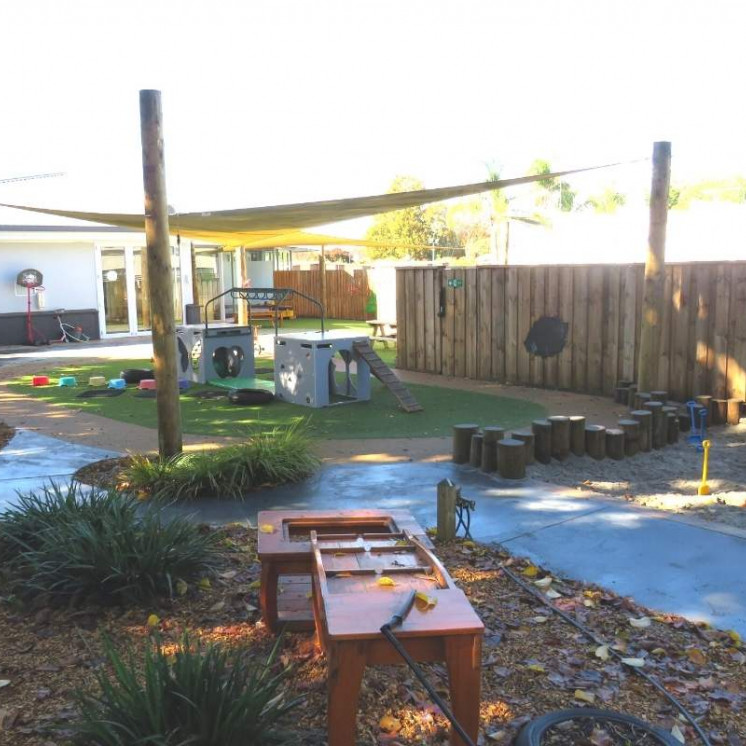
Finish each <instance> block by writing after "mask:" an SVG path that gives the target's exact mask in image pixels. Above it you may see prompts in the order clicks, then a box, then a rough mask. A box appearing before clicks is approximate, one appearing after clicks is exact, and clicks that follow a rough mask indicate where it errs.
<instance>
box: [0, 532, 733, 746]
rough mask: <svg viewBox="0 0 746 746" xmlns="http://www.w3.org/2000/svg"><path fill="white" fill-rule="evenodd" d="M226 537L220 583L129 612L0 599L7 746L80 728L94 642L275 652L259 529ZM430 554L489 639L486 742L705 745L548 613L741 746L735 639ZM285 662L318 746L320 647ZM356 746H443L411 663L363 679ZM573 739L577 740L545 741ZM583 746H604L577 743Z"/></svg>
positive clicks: (304, 645) (321, 730)
mask: <svg viewBox="0 0 746 746" xmlns="http://www.w3.org/2000/svg"><path fill="white" fill-rule="evenodd" d="M223 530H224V531H225V538H224V541H223V546H224V554H223V558H222V566H221V567H220V568H219V570H218V572H217V574H216V575H215V576H213V577H211V578H210V579H209V582H207V581H202V582H200V583H199V584H197V585H196V587H193V588H189V589H188V591H187V593H186V595H184V596H183V597H179V598H176V599H174V600H173V601H163V602H162V603H160V604H154V605H151V606H147V607H130V608H124V609H123V608H111V607H109V608H106V607H102V606H100V605H97V604H95V603H88V604H85V605H81V606H78V607H75V608H53V607H48V606H43V605H40V606H36V607H32V608H28V607H22V606H21V605H20V604H19V603H18V602H17V601H16V600H15V599H13V598H12V597H8V596H7V592H6V591H3V589H2V587H0V639H1V640H2V647H1V649H0V680H3V682H7V683H0V686H2V688H1V689H0V742H2V743H3V744H7V746H53V745H54V744H60V745H61V744H64V743H65V741H66V738H67V737H68V736H69V728H70V723H71V722H72V721H73V720H74V718H75V710H74V705H73V699H72V696H71V693H72V691H73V690H74V689H75V688H76V687H84V688H85V687H90V686H91V685H92V671H93V669H94V667H96V666H98V665H101V662H102V658H101V643H100V639H101V637H100V636H101V633H104V634H106V635H107V636H108V637H109V638H110V639H112V640H113V641H114V642H115V644H117V645H120V644H124V643H126V642H136V643H139V644H147V641H148V640H149V639H150V638H149V635H150V633H151V630H149V628H148V625H147V620H148V617H149V615H151V614H157V615H158V617H159V618H160V622H159V625H158V627H159V630H160V633H161V635H162V637H163V639H164V641H165V642H167V643H168V642H173V643H178V641H179V640H180V638H181V635H182V633H183V631H184V630H185V629H189V630H190V632H191V634H192V635H199V636H200V637H202V638H203V639H205V640H212V641H216V642H220V643H222V644H225V645H250V646H253V647H255V648H256V649H257V650H259V651H262V652H265V651H267V650H269V648H270V646H271V645H272V639H271V638H270V636H269V635H268V633H267V631H266V629H265V628H264V625H263V624H262V622H261V620H260V618H259V613H258V609H257V607H258V605H259V603H258V597H257V593H258V586H259V582H258V579H259V569H260V568H259V564H258V562H257V560H256V534H255V531H254V530H252V529H250V528H246V527H243V526H229V527H227V528H226V529H223ZM437 551H438V554H439V556H440V557H441V558H442V559H443V561H444V562H445V564H446V566H447V567H448V568H449V570H450V572H451V573H452V575H453V577H454V578H455V579H456V580H457V582H458V583H459V585H460V586H461V587H462V588H463V589H464V591H465V593H466V594H467V595H468V596H469V598H470V600H471V602H472V604H473V605H474V607H475V609H476V610H477V612H478V613H479V615H480V616H481V618H482V620H483V621H484V624H485V627H486V630H485V640H484V651H483V677H482V678H483V690H482V702H481V716H482V729H483V735H482V739H483V742H484V743H486V744H510V743H511V742H512V740H513V738H514V736H515V734H516V733H517V731H518V729H519V727H520V725H521V724H523V723H525V722H527V721H528V720H529V719H531V718H532V717H535V716H538V715H540V714H543V713H546V712H549V711H552V710H559V709H567V708H572V707H578V706H592V707H598V708H603V709H613V710H617V711H621V712H625V713H627V714H630V715H635V716H637V717H639V718H642V719H643V720H645V721H647V722H650V723H653V724H655V725H658V726H660V727H662V728H665V729H666V730H668V731H671V730H674V731H676V730H678V731H680V732H681V734H682V735H683V737H684V738H685V739H686V743H687V744H694V743H696V742H697V741H696V738H695V737H694V735H693V732H692V731H691V729H690V728H688V726H687V725H686V723H684V722H683V721H682V720H681V719H679V718H677V716H676V713H675V711H674V708H673V707H672V706H671V704H670V703H669V702H668V701H666V699H665V698H663V697H662V696H661V695H660V694H659V693H658V692H656V691H655V689H654V688H653V687H652V686H651V685H650V684H649V683H647V682H645V681H644V680H642V679H641V678H640V677H638V676H637V675H636V674H635V672H634V670H633V668H632V666H631V665H629V664H625V663H621V662H618V661H616V660H615V659H614V658H613V657H609V655H608V654H609V651H608V650H605V649H603V647H602V648H599V646H598V645H596V644H593V643H589V642H588V641H587V639H585V638H584V637H583V635H582V634H580V633H579V632H578V631H577V630H576V629H575V628H573V627H572V626H571V625H569V624H568V623H567V622H565V621H563V620H562V619H560V618H559V617H558V616H557V615H555V614H553V612H552V611H551V609H550V606H551V605H552V604H555V605H556V606H557V607H558V608H561V609H562V610H564V611H565V612H567V613H568V614H570V615H571V616H572V617H574V618H576V619H577V620H578V621H580V622H581V623H582V624H584V625H586V626H587V627H590V628H592V629H593V630H594V631H595V632H596V634H597V635H599V636H600V637H602V638H603V639H604V640H607V641H608V643H609V645H610V646H613V647H614V649H616V650H618V651H621V652H622V653H623V655H624V656H625V657H626V658H628V659H630V660H631V661H632V662H633V665H643V666H644V670H646V671H647V672H649V673H651V674H653V675H654V676H656V677H657V678H658V679H659V680H660V681H661V682H662V683H663V685H664V686H665V687H666V689H667V690H668V691H669V692H671V693H672V694H674V695H675V696H676V697H677V698H679V699H680V701H681V702H682V703H683V704H684V705H685V706H686V707H687V708H688V709H689V710H690V711H691V712H692V713H693V714H694V715H695V716H696V717H697V718H699V719H700V723H701V725H702V726H703V728H704V729H705V731H706V732H707V733H708V734H709V735H710V738H711V740H712V743H713V744H728V745H729V746H738V745H739V744H742V743H744V741H743V740H742V738H743V737H742V736H741V735H739V734H743V733H746V713H745V712H744V710H743V705H744V699H745V698H746V697H745V695H744V692H746V654H745V653H744V648H743V647H742V644H741V640H740V638H739V637H738V635H736V634H735V633H729V632H726V631H720V630H716V629H712V628H709V627H707V626H704V625H701V624H693V623H691V622H689V621H687V620H685V619H682V618H680V617H674V616H670V615H656V614H655V613H654V612H652V611H649V610H647V609H644V608H641V607H639V606H638V605H636V604H635V603H634V602H633V601H631V600H630V599H626V598H620V597H618V596H616V595H614V594H612V593H609V592H607V591H605V590H603V589H600V588H595V587H591V586H587V585H584V584H582V583H578V582H575V581H572V580H567V579H559V578H553V577H552V576H550V575H549V574H548V573H546V572H545V571H543V570H542V569H541V568H538V567H535V566H533V565H531V564H530V563H527V562H526V561H524V560H521V559H516V558H513V557H510V556H509V555H508V554H505V553H503V552H501V551H499V550H497V549H493V548H488V547H484V546H481V545H476V544H473V543H472V542H465V543H452V544H448V545H439V546H438V547H437ZM504 567H509V568H510V571H511V572H513V573H515V574H516V575H518V576H519V577H520V578H522V579H523V580H524V581H526V582H527V583H529V584H530V585H531V587H534V588H538V589H539V590H540V592H541V593H542V594H543V600H537V599H535V598H534V597H532V596H531V595H529V594H528V593H527V592H526V591H525V590H524V589H522V588H521V587H519V586H518V585H516V584H515V583H514V582H513V581H511V580H510V579H509V578H508V576H507V574H506V573H505V571H504V569H503V568H504ZM537 581H538V585H536V583H537ZM281 659H282V661H283V662H284V663H286V664H293V665H295V666H296V667H297V671H296V673H295V675H294V676H293V678H292V687H293V690H294V691H293V693H294V694H298V693H300V694H303V695H305V697H306V699H305V702H304V704H303V705H302V706H301V707H300V709H299V710H296V711H294V713H293V717H292V723H291V724H290V727H291V728H292V729H293V730H294V731H295V733H296V735H295V737H294V738H293V743H297V744H306V745H308V746H312V745H314V746H315V745H318V746H321V745H322V744H324V743H325V716H326V711H325V694H326V687H325V681H326V665H325V661H324V659H323V657H322V656H320V655H319V654H318V653H317V652H316V650H315V649H314V645H313V639H312V637H311V636H310V635H301V634H288V635H286V637H285V638H284V641H283V650H282V654H281ZM424 668H425V670H426V673H427V675H428V676H429V677H430V678H431V680H432V681H433V682H434V683H435V684H436V686H437V688H439V689H442V690H444V691H446V673H445V669H444V666H442V665H428V666H425V667H424ZM565 735H566V734H565ZM602 735H603V734H602ZM589 738H590V736H589ZM595 738H596V740H598V739H600V738H601V736H598V735H596V737H595ZM358 742H359V743H361V744H392V745H393V744H400V745H405V744H406V745H408V744H443V743H446V742H447V727H446V722H445V721H444V719H443V717H442V715H441V714H440V713H439V711H438V710H437V709H436V708H435V707H433V706H432V705H431V703H430V702H429V701H428V699H427V697H426V695H425V693H424V691H423V689H422V688H421V686H420V685H419V683H418V682H417V681H416V679H415V678H414V677H413V676H412V675H411V673H410V672H409V671H408V670H407V669H406V668H405V667H403V666H391V667H381V668H374V669H368V671H367V673H366V675H365V679H364V683H363V689H362V693H361V698H360V707H359V716H358ZM571 742H575V741H574V738H570V740H564V741H557V740H556V739H555V740H554V741H548V743H571ZM584 742H585V743H591V744H592V743H595V741H593V740H587V741H580V743H584ZM601 743H602V744H603V743H604V742H603V740H601ZM606 743H614V742H613V741H607V742H606ZM633 743H634V742H633ZM641 743H644V741H642V742H641Z"/></svg>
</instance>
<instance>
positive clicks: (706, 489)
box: [697, 440, 712, 495]
mask: <svg viewBox="0 0 746 746" xmlns="http://www.w3.org/2000/svg"><path fill="white" fill-rule="evenodd" d="M711 445H712V444H711V443H710V441H709V440H703V441H702V450H703V451H704V457H703V458H702V483H701V484H700V485H699V489H698V490H697V494H698V495H709V494H710V485H709V484H707V467H708V465H709V461H710V446H711Z"/></svg>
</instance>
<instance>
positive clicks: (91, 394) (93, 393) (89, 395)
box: [75, 389, 124, 399]
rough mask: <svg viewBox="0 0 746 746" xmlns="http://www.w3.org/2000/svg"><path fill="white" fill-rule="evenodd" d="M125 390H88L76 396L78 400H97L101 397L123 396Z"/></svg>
mask: <svg viewBox="0 0 746 746" xmlns="http://www.w3.org/2000/svg"><path fill="white" fill-rule="evenodd" d="M123 393H124V389H87V390H86V391H81V392H80V393H79V394H77V395H76V396H75V398H76V399H97V398H99V397H101V396H121V395H122V394H123Z"/></svg>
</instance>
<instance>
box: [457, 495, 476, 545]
mask: <svg viewBox="0 0 746 746" xmlns="http://www.w3.org/2000/svg"><path fill="white" fill-rule="evenodd" d="M476 509H477V501H476V500H467V499H466V498H465V497H461V495H460V494H459V496H458V497H457V498H456V533H457V534H458V530H459V529H460V528H461V527H462V526H463V527H464V539H471V532H470V531H469V528H470V527H471V512H472V510H476Z"/></svg>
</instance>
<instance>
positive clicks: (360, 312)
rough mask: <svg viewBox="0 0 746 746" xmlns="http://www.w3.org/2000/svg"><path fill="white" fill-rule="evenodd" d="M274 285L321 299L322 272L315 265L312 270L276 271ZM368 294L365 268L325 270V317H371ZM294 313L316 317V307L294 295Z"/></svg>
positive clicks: (359, 318)
mask: <svg viewBox="0 0 746 746" xmlns="http://www.w3.org/2000/svg"><path fill="white" fill-rule="evenodd" d="M274 283H275V287H276V288H293V289H294V290H298V291H300V292H301V293H305V294H306V295H310V296H311V297H312V298H316V299H317V300H319V301H321V273H320V271H319V269H318V267H312V268H311V269H291V270H275V273H274ZM369 295H370V288H369V286H368V274H367V272H366V270H364V269H354V270H350V271H348V270H347V269H346V268H343V267H340V268H338V269H327V270H326V317H327V318H329V319H356V320H358V321H364V320H365V319H367V318H370V314H366V310H365V309H366V306H367V304H368V298H369ZM291 302H292V306H293V310H294V311H295V315H296V316H305V317H310V318H316V317H317V316H318V315H319V309H318V308H317V307H316V306H314V305H313V303H309V302H308V301H306V300H304V299H303V298H298V297H293V299H292V301H291Z"/></svg>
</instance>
